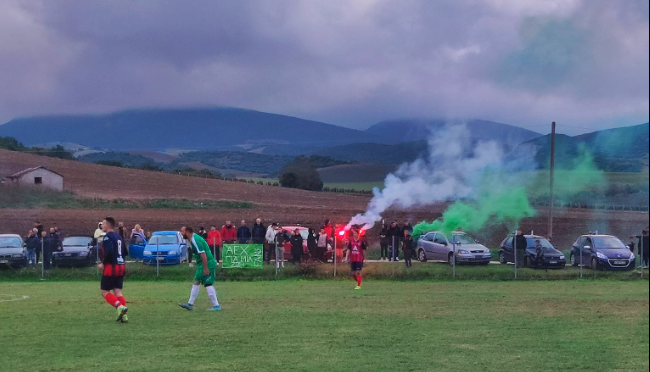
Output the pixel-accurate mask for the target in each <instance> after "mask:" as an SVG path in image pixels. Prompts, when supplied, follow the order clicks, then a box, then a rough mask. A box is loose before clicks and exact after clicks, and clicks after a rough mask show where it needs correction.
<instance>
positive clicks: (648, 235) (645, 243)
mask: <svg viewBox="0 0 650 372" xmlns="http://www.w3.org/2000/svg"><path fill="white" fill-rule="evenodd" d="M636 237H637V238H638V239H639V256H641V260H642V261H641V264H642V265H641V268H642V269H647V268H648V259H649V258H650V246H649V245H650V228H648V227H646V228H645V229H644V230H643V231H642V232H641V235H637V236H636Z"/></svg>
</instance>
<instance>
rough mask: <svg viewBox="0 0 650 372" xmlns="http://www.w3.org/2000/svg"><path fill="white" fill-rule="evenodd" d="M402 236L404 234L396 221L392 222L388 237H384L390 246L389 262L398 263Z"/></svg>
mask: <svg viewBox="0 0 650 372" xmlns="http://www.w3.org/2000/svg"><path fill="white" fill-rule="evenodd" d="M403 234H404V232H403V230H402V229H401V228H400V227H399V225H398V224H397V221H393V223H391V224H390V228H389V229H388V235H386V236H387V237H388V243H389V244H390V258H389V261H399V243H400V240H401V238H402V236H403Z"/></svg>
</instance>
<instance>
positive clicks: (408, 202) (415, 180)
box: [348, 125, 504, 229]
mask: <svg viewBox="0 0 650 372" xmlns="http://www.w3.org/2000/svg"><path fill="white" fill-rule="evenodd" d="M428 142H429V156H428V157H427V158H422V159H418V160H416V161H415V162H413V163H407V164H403V165H401V166H400V167H399V168H398V170H397V171H396V172H395V173H391V174H389V175H388V176H387V177H386V181H385V187H384V189H383V190H381V191H380V190H379V189H377V188H375V190H374V197H373V198H372V200H371V201H370V204H369V205H368V209H367V211H366V212H365V213H363V214H358V215H356V216H354V217H353V218H352V220H351V221H350V222H349V223H348V228H350V227H351V226H352V225H364V227H363V228H364V229H370V228H372V227H373V226H374V225H375V223H377V222H379V221H381V219H382V214H383V213H384V212H385V211H386V210H387V209H388V208H390V207H392V206H396V207H399V208H402V209H406V208H411V207H423V206H427V205H431V204H435V203H437V202H440V201H446V200H452V199H458V198H470V197H472V196H473V190H474V188H473V187H472V184H473V183H474V182H476V179H477V178H478V177H479V176H480V175H481V174H483V171H484V170H487V169H489V168H492V167H499V168H500V167H501V165H502V163H503V161H504V151H503V149H502V148H501V146H500V145H499V144H497V143H496V142H494V141H490V142H478V143H472V140H471V135H470V132H469V130H468V129H467V127H466V126H465V125H454V126H449V127H445V128H444V129H442V130H441V131H439V132H435V133H432V134H431V136H430V138H429V141H428Z"/></svg>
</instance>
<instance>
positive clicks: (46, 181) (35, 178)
mask: <svg viewBox="0 0 650 372" xmlns="http://www.w3.org/2000/svg"><path fill="white" fill-rule="evenodd" d="M7 179H8V180H9V181H11V182H13V183H16V184H19V185H34V186H38V187H46V188H48V189H52V190H57V191H63V176H62V175H60V174H58V173H56V172H53V171H51V170H49V169H47V168H45V167H43V166H40V167H35V168H29V169H25V170H23V171H20V172H18V173H16V174H12V175H11V176H9V177H7Z"/></svg>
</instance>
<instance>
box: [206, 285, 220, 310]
mask: <svg viewBox="0 0 650 372" xmlns="http://www.w3.org/2000/svg"><path fill="white" fill-rule="evenodd" d="M205 289H206V290H207V291H208V297H209V298H210V301H212V305H214V306H219V300H217V291H216V290H215V289H214V287H213V286H209V287H205Z"/></svg>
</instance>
